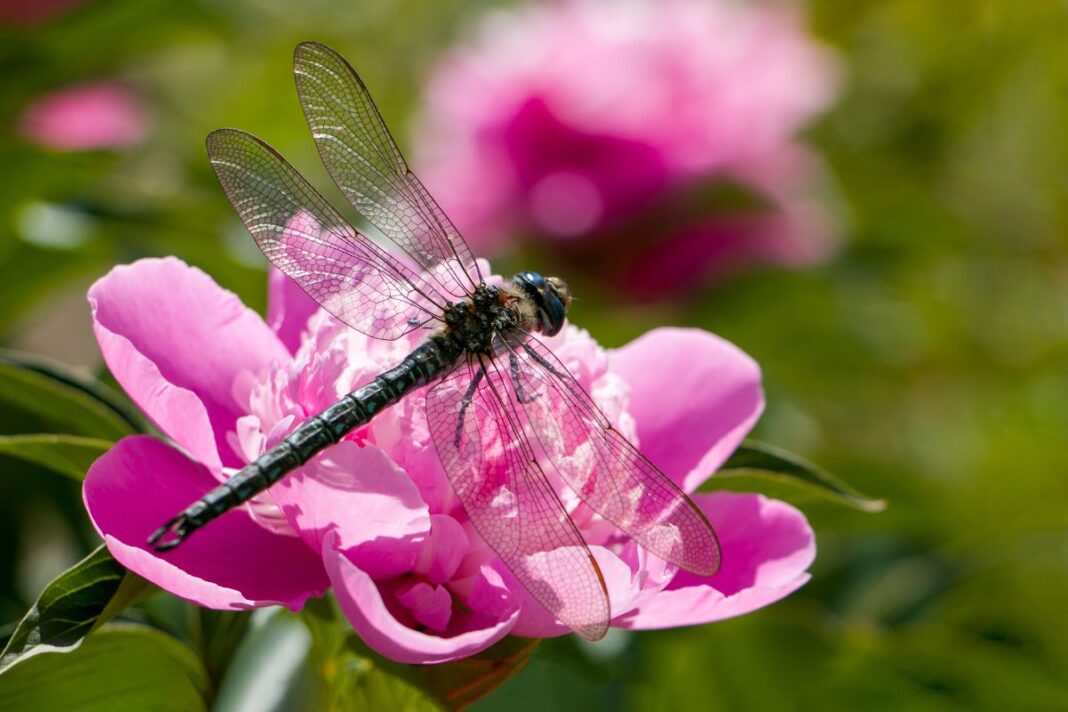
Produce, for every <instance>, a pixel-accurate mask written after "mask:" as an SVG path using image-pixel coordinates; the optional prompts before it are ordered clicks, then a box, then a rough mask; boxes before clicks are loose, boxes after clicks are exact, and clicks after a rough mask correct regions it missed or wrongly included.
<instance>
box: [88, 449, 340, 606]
mask: <svg viewBox="0 0 1068 712" xmlns="http://www.w3.org/2000/svg"><path fill="white" fill-rule="evenodd" d="M217 484H218V483H217V482H216V480H215V478H214V477H213V476H212V475H211V473H210V472H209V471H208V470H207V469H206V468H205V467H204V466H203V465H200V464H197V463H195V462H193V461H191V460H189V459H188V458H186V457H185V456H184V455H183V454H182V453H180V452H179V451H178V450H176V449H174V448H172V447H170V446H168V445H167V444H166V443H163V442H161V441H160V440H157V439H156V438H152V437H149V436H147V435H135V436H132V437H128V438H124V439H123V440H121V441H120V442H119V443H118V444H116V445H115V447H113V448H112V449H111V450H109V451H108V452H106V453H105V454H104V455H102V456H101V457H100V459H98V460H97V461H96V462H94V463H93V465H92V467H90V468H89V473H88V474H87V475H86V478H85V484H84V488H83V497H84V499H85V506H86V509H87V510H88V511H89V516H90V517H91V518H92V520H93V525H94V526H95V527H96V529H97V531H98V532H100V535H101V536H102V537H104V541H105V543H106V544H107V546H108V550H109V551H110V552H111V554H112V556H114V557H115V559H116V560H117V561H119V563H121V564H122V565H123V566H125V567H126V568H128V569H130V570H131V571H133V572H134V573H137V574H139V575H141V576H143V577H145V578H146V579H148V580H149V581H152V582H153V583H155V584H157V585H159V586H160V587H162V588H164V589H166V590H167V591H170V592H171V593H173V594H175V595H176V596H181V597H182V598H184V599H186V600H189V601H192V602H193V603H197V604H199V605H202V606H207V607H209V608H218V609H228V610H239V609H245V608H253V607H258V606H269V605H274V604H282V605H284V606H288V607H289V608H292V609H294V610H298V609H300V608H301V607H302V606H303V605H304V602H305V601H306V600H307V599H308V598H310V597H313V596H320V595H322V594H323V593H324V592H325V591H326V589H327V587H328V585H329V581H328V580H327V578H326V574H325V572H324V570H323V567H322V564H321V563H320V561H319V559H318V557H316V555H315V553H314V552H312V551H311V550H310V549H308V547H306V546H305V545H304V544H303V543H302V542H301V541H300V540H299V539H297V538H295V537H286V536H278V535H275V534H271V533H270V532H268V531H267V530H266V529H263V528H262V527H260V526H259V525H257V524H256V523H254V522H253V521H252V520H251V518H250V517H249V515H248V513H246V512H245V511H244V510H243V509H237V510H234V511H231V512H229V513H227V514H224V515H223V516H221V517H219V518H218V519H216V520H215V521H213V522H211V523H210V524H208V525H207V526H206V527H205V528H204V529H203V530H202V531H198V532H196V533H195V534H193V535H192V536H191V537H190V538H189V540H188V541H186V542H185V543H183V544H182V545H181V546H180V547H178V548H177V549H175V550H173V551H171V552H168V553H166V554H157V553H156V552H154V551H150V550H148V549H147V548H146V545H145V539H146V538H147V537H148V535H149V534H150V533H152V531H154V530H155V529H156V527H158V526H160V525H161V524H162V523H163V522H165V521H167V520H168V519H170V518H171V517H173V516H174V515H175V514H176V513H177V512H179V511H181V510H182V509H183V508H185V507H186V506H187V505H189V504H190V503H191V502H193V501H194V500H195V499H197V498H198V497H200V496H201V495H202V494H204V493H205V492H207V491H208V490H209V489H211V488H212V487H214V486H215V485H217Z"/></svg>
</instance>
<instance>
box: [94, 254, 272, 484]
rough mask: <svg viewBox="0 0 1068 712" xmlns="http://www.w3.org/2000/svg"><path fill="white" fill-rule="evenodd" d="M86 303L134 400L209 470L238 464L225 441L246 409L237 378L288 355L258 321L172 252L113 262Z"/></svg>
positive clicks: (103, 348) (117, 373) (110, 361)
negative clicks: (121, 263)
mask: <svg viewBox="0 0 1068 712" xmlns="http://www.w3.org/2000/svg"><path fill="white" fill-rule="evenodd" d="M89 304H90V306H91V307H92V312H93V328H94V330H95V332H96V336H97V340H98V341H99V342H100V350H101V352H102V353H103V355H104V360H105V361H106V362H107V364H108V367H109V368H110V369H111V372H112V374H114V376H115V378H116V380H118V382H119V383H120V384H121V385H122V387H123V389H124V390H125V391H126V392H127V393H128V394H129V395H130V397H131V398H133V400H134V402H136V403H137V405H138V406H140V408H141V409H142V410H143V411H144V412H145V413H146V414H148V416H149V417H150V418H152V420H153V421H155V423H156V424H157V425H159V427H160V428H161V429H162V430H163V431H164V432H165V433H167V434H168V435H170V436H171V437H172V438H173V439H174V440H175V441H176V442H177V443H179V444H180V445H182V446H183V447H185V448H186V449H187V450H189V451H190V452H191V453H192V454H193V455H195V456H196V458H197V459H198V460H200V461H201V462H203V463H204V464H206V465H208V466H209V467H211V468H212V469H213V470H218V466H219V464H220V462H221V464H223V465H228V466H235V467H236V466H240V465H241V464H242V463H241V462H240V460H239V458H238V457H237V455H236V454H235V453H234V452H233V450H232V448H231V447H230V445H229V444H228V442H227V439H226V433H227V432H228V431H231V430H233V429H234V427H235V423H236V421H237V419H238V418H239V417H240V416H242V415H244V414H245V413H244V412H243V411H242V409H241V407H240V406H239V404H238V402H237V400H236V399H235V397H234V395H233V391H234V386H235V383H236V381H237V379H238V377H239V376H240V375H241V374H243V373H259V372H260V371H262V370H264V369H266V368H267V367H268V366H270V365H271V363H284V362H286V361H288V360H289V358H290V356H289V353H288V352H287V351H286V348H285V346H283V345H282V342H280V341H279V340H278V337H276V336H275V335H274V333H273V332H272V331H271V330H270V329H269V328H268V327H267V325H266V324H265V323H264V322H263V319H261V318H260V317H259V315H258V314H256V313H255V312H254V311H252V310H251V309H248V308H247V307H245V306H244V305H243V304H242V303H241V301H240V300H239V299H238V298H237V296H236V295H234V294H233V293H231V292H228V291H226V290H224V289H222V288H220V287H219V286H218V285H217V284H215V282H213V281H212V279H211V278H210V277H208V276H207V275H206V274H204V273H203V272H201V271H200V270H198V269H196V268H193V267H190V266H189V265H187V264H185V263H184V262H182V261H181V260H178V259H176V258H173V257H168V258H164V259H144V260H138V261H137V262H135V263H133V264H132V265H127V266H121V267H116V268H115V269H113V270H111V272H109V273H108V274H107V275H105V276H104V277H102V278H101V279H99V280H98V281H97V282H96V283H95V284H94V285H93V286H92V287H91V288H90V289H89ZM213 449H214V450H215V452H216V454H212V452H211V450H213Z"/></svg>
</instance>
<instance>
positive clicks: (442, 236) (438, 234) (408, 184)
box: [148, 42, 721, 640]
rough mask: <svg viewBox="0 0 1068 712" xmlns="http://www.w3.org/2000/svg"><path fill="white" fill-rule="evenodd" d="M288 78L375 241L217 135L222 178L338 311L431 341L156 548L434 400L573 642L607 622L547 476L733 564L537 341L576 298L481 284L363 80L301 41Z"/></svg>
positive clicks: (600, 595) (451, 454)
mask: <svg viewBox="0 0 1068 712" xmlns="http://www.w3.org/2000/svg"><path fill="white" fill-rule="evenodd" d="M294 75H295V79H296V85H297V93H298V95H299V98H300V103H301V105H302V107H303V109H304V114H305V117H306V119H307V122H308V125H309V127H310V129H311V133H312V136H313V137H314V140H315V143H316V146H317V148H318V152H319V155H320V157H321V159H322V162H323V163H324V165H325V166H326V168H327V171H328V172H329V173H330V175H331V177H332V178H333V180H334V182H335V183H336V184H337V186H338V187H339V188H340V190H341V192H342V194H343V195H344V196H345V198H346V199H347V200H348V201H349V202H350V203H351V205H352V207H353V208H354V209H355V210H356V211H357V212H358V213H359V214H360V215H361V216H362V217H363V218H364V219H365V220H366V222H367V223H368V224H370V225H372V226H374V227H375V228H377V230H378V232H380V233H381V237H380V238H379V241H375V240H373V239H371V238H370V237H368V236H367V235H366V234H364V233H363V232H360V231H358V230H357V229H355V228H354V227H353V226H352V225H351V224H350V223H349V222H348V221H346V220H345V219H344V218H343V217H342V216H341V215H340V214H339V213H338V212H337V211H336V210H335V209H334V208H333V207H332V206H331V205H330V203H329V202H328V201H327V200H326V199H325V198H323V197H322V196H321V195H320V193H318V192H317V191H316V190H315V188H313V187H312V186H311V185H310V184H309V183H308V182H307V181H306V180H305V179H304V178H303V177H302V176H301V175H300V174H299V173H298V172H297V171H296V169H294V168H293V167H292V166H291V165H290V164H289V163H288V162H286V160H285V159H284V158H283V157H282V156H281V155H280V154H279V153H278V152H276V151H275V150H274V149H272V148H271V147H270V146H269V145H267V144H266V143H264V142H263V141H261V140H260V139H258V138H256V137H255V136H253V135H251V134H249V133H246V132H244V131H239V130H236V129H219V130H217V131H214V132H212V133H211V134H209V135H208V137H207V140H206V146H207V152H208V156H209V158H210V161H211V165H212V167H213V169H214V171H215V174H216V175H217V177H218V179H219V183H220V184H221V185H222V188H223V190H224V192H225V193H226V195H227V197H228V198H229V200H230V202H231V203H232V204H233V207H234V209H235V210H236V211H237V214H238V215H239V216H240V218H241V220H242V222H243V223H244V224H245V227H246V228H247V229H248V231H249V233H250V234H251V235H252V237H253V239H254V240H255V242H256V244H257V245H258V246H259V247H260V249H261V250H262V251H263V254H264V255H265V256H266V257H267V259H268V260H269V261H270V262H271V263H272V264H273V265H274V266H275V267H277V268H278V269H279V270H281V271H282V272H283V273H285V274H286V275H287V276H288V277H289V278H290V279H292V280H294V281H295V282H296V283H297V284H298V285H299V286H300V287H301V288H302V289H303V290H304V291H305V292H306V293H307V294H308V295H309V296H310V297H311V298H312V299H314V300H315V301H316V302H318V304H319V305H320V306H321V307H322V308H323V309H325V310H326V311H327V312H329V313H330V314H332V315H333V316H335V317H336V318H338V319H339V320H341V321H342V322H344V323H345V324H347V325H348V326H349V327H351V328H353V329H355V330H356V331H359V332H361V333H363V334H366V335H368V336H370V337H374V338H378V339H385V340H396V339H399V338H401V337H403V336H405V335H407V334H409V333H411V332H413V331H415V330H417V329H419V330H424V331H426V332H427V333H426V335H425V338H423V339H422V340H421V341H420V342H418V345H417V346H415V347H414V349H413V350H412V351H411V352H410V353H409V354H408V355H407V356H406V357H405V358H404V359H403V360H401V361H400V363H399V364H398V365H397V366H395V367H394V368H391V369H389V370H386V371H384V372H383V373H381V374H380V375H378V376H377V377H375V378H374V379H373V380H371V381H370V382H369V383H367V384H366V385H364V386H362V387H360V388H358V389H357V390H355V391H353V392H351V393H349V394H348V395H346V396H345V397H344V398H342V399H341V400H339V401H338V402H337V403H335V404H334V405H332V406H330V407H329V408H327V409H326V410H324V411H323V412H321V413H318V414H317V415H314V416H312V417H310V418H308V419H307V420H305V421H304V422H303V423H302V424H300V425H299V426H298V427H296V428H295V429H294V430H293V431H292V432H291V433H290V434H289V435H288V436H286V437H285V438H284V439H283V440H282V441H281V442H280V443H279V444H278V445H276V446H274V447H273V448H271V449H269V450H267V451H266V452H265V453H264V454H263V455H262V456H260V457H259V458H258V459H256V460H255V461H253V462H251V463H250V464H248V465H247V466H245V467H244V468H242V469H240V470H239V471H237V472H236V473H235V474H234V475H233V476H231V477H230V478H228V479H227V480H226V481H224V482H223V483H222V484H220V485H219V486H218V487H216V488H215V489H213V490H211V491H210V492H208V493H207V494H205V495H204V496H203V497H202V498H201V499H199V500H197V501H196V502H194V503H192V504H191V505H190V506H189V507H187V508H186V509H185V510H184V511H182V512H180V513H179V514H178V515H177V516H175V517H174V518H173V519H171V520H170V521H168V522H166V523H164V524H163V526H161V527H160V528H159V529H158V530H156V531H155V532H154V533H153V534H152V535H151V536H150V537H149V538H148V545H149V546H151V547H153V548H154V549H155V550H158V551H161V552H164V551H167V550H170V549H173V548H174V547H177V546H179V545H180V544H181V543H182V541H183V540H184V539H186V538H187V537H188V536H189V535H190V534H192V533H193V532H194V531H196V530H197V529H199V528H200V527H203V526H205V525H207V524H208V523H209V522H210V521H211V520H213V519H215V518H217V517H219V516H220V515H222V514H223V513H225V512H227V511H229V510H231V509H233V508H235V507H237V506H239V505H241V504H242V503H244V502H247V501H248V500H250V499H251V498H253V497H254V496H256V495H257V494H259V493H261V492H263V491H265V490H267V489H268V488H269V487H270V486H271V485H272V484H273V483H275V482H277V481H279V480H280V479H282V478H283V477H285V476H286V475H287V474H289V473H291V472H293V471H294V470H297V469H298V468H300V467H302V466H303V465H304V464H306V463H308V462H309V460H311V459H312V458H313V457H314V456H315V455H316V454H317V453H319V452H320V451H322V450H324V449H325V448H328V447H330V446H331V445H333V444H335V443H337V442H338V441H340V440H341V439H342V438H344V437H345V436H346V434H348V433H349V432H351V431H352V430H354V429H356V428H358V427H361V426H363V425H365V424H367V423H368V422H370V421H371V419H372V418H374V417H375V416H376V415H377V414H378V413H381V412H382V411H383V410H384V409H386V408H388V407H389V406H390V405H392V404H394V403H396V402H398V401H399V400H400V399H401V398H404V397H406V396H407V395H409V394H411V393H413V392H414V391H417V390H419V389H423V388H426V389H427V390H426V391H425V394H426V396H425V397H426V406H425V410H426V417H427V422H428V424H429V429H430V434H431V437H432V438H433V442H434V445H435V447H436V450H437V454H438V457H439V459H440V461H441V465H442V467H443V469H444V471H445V473H446V475H447V478H448V481H449V482H450V484H451V486H452V488H453V489H454V491H455V493H456V496H457V499H458V501H459V503H460V504H461V505H462V507H463V509H464V511H465V512H466V515H467V517H468V518H469V519H470V521H471V523H472V524H473V526H474V528H475V530H476V531H477V532H478V534H479V535H480V536H481V537H482V539H484V540H485V542H486V543H487V544H488V545H489V546H490V547H491V548H492V549H493V551H494V552H495V553H496V554H497V556H498V557H499V558H500V561H501V562H502V563H503V564H504V565H505V566H506V567H507V568H508V569H509V570H510V571H511V572H512V574H513V575H514V576H515V578H516V579H517V580H518V582H519V583H520V584H521V585H522V586H524V587H525V588H526V589H527V591H528V592H529V593H530V594H531V596H532V597H533V599H534V600H535V601H536V602H537V603H538V604H540V605H541V606H543V607H544V608H545V609H546V610H547V611H548V612H550V613H551V614H552V615H553V616H554V617H555V618H556V619H557V620H559V621H560V622H561V623H563V624H564V625H566V626H567V627H569V628H570V629H571V630H572V631H574V632H575V633H577V634H578V635H580V636H582V637H584V638H586V639H589V640H597V639H599V638H601V637H602V636H603V635H604V634H605V632H606V631H607V628H608V625H609V622H610V620H611V618H612V613H611V610H610V606H609V599H608V592H607V589H606V586H605V580H604V577H603V575H602V573H601V570H600V568H599V567H598V564H597V561H596V560H595V559H594V557H593V556H592V555H591V553H590V550H589V548H588V546H587V544H586V542H585V541H584V540H583V537H582V535H581V533H580V532H579V530H578V528H577V527H576V526H575V524H574V523H573V522H572V520H571V518H570V516H569V514H568V511H567V509H566V507H565V505H564V503H563V500H562V499H561V495H560V488H559V487H558V486H555V485H554V481H553V480H551V479H550V477H549V474H548V473H555V477H556V478H557V479H556V482H558V483H562V484H563V485H565V486H566V487H567V488H568V489H570V490H571V491H572V492H573V493H574V494H575V495H576V496H577V498H578V499H580V500H581V501H582V502H584V503H585V504H586V505H587V506H588V507H589V508H590V509H592V510H593V511H594V512H596V513H597V514H599V515H600V516H601V517H603V518H604V519H605V520H607V521H609V522H611V523H612V524H613V525H614V526H615V527H617V528H618V529H619V530H621V531H622V532H623V533H624V534H625V535H626V536H628V537H630V538H631V539H633V540H634V541H636V542H637V543H638V544H639V545H640V546H642V547H644V548H645V549H646V550H647V551H649V552H651V553H652V554H654V555H655V556H658V557H660V558H662V559H665V560H667V561H669V562H671V563H673V564H675V565H676V566H679V567H681V568H683V569H686V570H689V571H692V572H694V573H696V574H699V575H712V574H714V573H715V572H716V571H717V570H718V569H719V566H720V558H721V555H720V546H719V542H718V540H717V538H716V534H715V531H714V530H713V528H712V526H711V525H710V524H709V522H708V519H707V518H706V517H705V515H704V514H703V513H702V512H701V510H700V509H699V508H698V507H697V506H696V505H695V504H694V503H693V501H692V500H691V499H690V498H689V497H687V496H686V494H685V493H683V492H682V490H680V489H679V487H678V486H676V485H675V484H674V482H673V481H672V480H671V479H669V478H668V477H667V476H666V475H665V474H664V473H663V472H661V471H660V470H659V469H658V468H657V467H656V466H655V465H654V464H653V463H652V462H650V461H649V460H648V458H646V457H645V456H643V455H642V454H641V453H640V452H639V451H638V450H637V449H636V448H635V447H634V446H633V445H632V444H631V443H630V441H628V440H627V439H626V438H625V437H624V436H623V435H622V434H621V433H620V431H619V430H617V429H616V428H615V427H614V426H613V425H612V423H611V422H610V421H609V419H608V418H607V417H606V416H605V414H604V413H603V412H602V411H601V410H600V409H599V408H598V406H597V405H596V404H595V403H594V401H593V399H592V398H591V397H590V395H589V394H588V393H587V392H586V391H585V390H584V389H583V387H582V386H581V384H579V382H578V381H576V380H575V378H574V377H573V376H572V375H571V374H570V373H569V372H568V369H567V368H566V367H565V366H564V364H563V363H562V362H561V361H560V359H558V358H557V357H556V356H555V355H554V354H553V352H552V351H551V350H550V349H549V348H548V347H547V346H546V345H545V344H544V343H543V342H542V341H541V340H539V339H538V338H537V334H541V335H544V336H547V337H549V336H553V335H555V334H557V333H559V332H560V331H561V329H562V328H563V327H564V324H565V321H566V317H567V311H568V307H569V306H570V304H571V301H572V295H571V292H570V290H569V288H568V286H567V284H566V283H565V282H564V281H563V280H562V279H559V278H556V277H545V276H542V275H541V274H539V273H537V272H531V271H524V272H519V273H518V274H516V275H515V276H513V277H512V278H511V279H510V280H507V281H503V283H501V284H499V285H493V284H490V283H487V281H486V279H485V277H484V275H482V274H481V271H480V268H479V265H478V263H477V262H476V261H475V258H474V257H473V256H472V254H471V250H470V248H469V247H468V245H467V243H466V242H465V241H464V239H463V238H462V237H461V236H460V233H459V232H458V231H457V229H456V227H455V226H454V225H453V224H452V222H451V221H450V220H449V218H448V217H447V216H446V215H445V213H444V211H443V210H442V209H441V207H439V205H438V204H437V203H436V202H435V201H434V199H433V198H432V197H431V195H430V193H429V192H428V191H427V189H426V188H425V187H424V186H423V184H422V183H421V182H420V181H419V179H418V178H417V177H416V176H415V175H414V174H413V173H412V171H411V170H410V169H409V167H408V164H407V162H406V161H405V159H404V157H403V156H402V155H401V152H400V150H399V149H398V148H397V144H396V142H395V141H394V139H393V137H392V136H391V135H390V132H389V130H388V129H387V128H386V124H385V122H384V120H383V118H382V116H381V114H380V113H379V111H378V109H377V107H376V106H375V104H374V102H373V101H372V99H371V96H370V94H369V92H368V90H367V87H366V86H365V85H364V83H363V81H362V80H361V79H360V77H359V76H358V75H357V74H356V72H355V70H354V69H353V68H352V66H351V65H350V64H349V63H348V62H347V61H346V60H345V59H344V58H343V57H342V56H341V55H339V54H338V53H337V52H335V51H334V50H332V49H330V48H329V47H326V46H325V45H322V44H319V43H314V42H306V43H303V44H301V45H299V46H298V47H297V48H296V51H295V53H294ZM382 238H385V239H382ZM576 463H580V466H576ZM353 516H358V514H357V513H356V512H354V513H353Z"/></svg>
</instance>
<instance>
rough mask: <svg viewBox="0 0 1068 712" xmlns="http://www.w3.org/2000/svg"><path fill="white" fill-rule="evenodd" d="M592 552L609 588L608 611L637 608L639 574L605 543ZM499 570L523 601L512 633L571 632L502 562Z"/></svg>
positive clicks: (547, 635)
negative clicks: (605, 546) (605, 545)
mask: <svg viewBox="0 0 1068 712" xmlns="http://www.w3.org/2000/svg"><path fill="white" fill-rule="evenodd" d="M590 553H591V554H593V558H594V559H595V560H596V561H597V565H598V566H599V567H600V569H601V574H602V575H603V576H604V583H605V588H606V589H607V590H608V604H609V610H610V611H611V615H612V616H613V617H615V616H618V615H620V614H621V613H623V612H627V611H630V610H631V609H633V608H634V604H635V601H636V600H638V597H639V596H640V595H641V584H640V577H636V576H635V574H634V572H633V571H632V570H631V568H630V567H629V566H628V565H627V564H626V563H624V562H623V560H622V559H620V558H619V557H618V556H616V555H615V554H614V553H612V552H611V551H609V550H608V549H606V548H604V547H603V546H591V547H590ZM496 565H497V572H498V573H499V574H500V575H501V578H502V579H503V580H504V582H505V585H507V586H508V588H509V590H511V591H512V593H513V595H515V597H516V599H517V600H518V601H519V602H520V614H519V620H518V621H516V624H515V628H513V629H512V634H513V635H521V636H526V637H529V638H552V637H554V636H557V635H564V634H565V633H570V632H571V630H570V629H569V628H568V627H567V626H565V625H564V624H563V623H561V622H559V621H558V620H556V617H555V616H553V614H551V613H549V611H548V610H546V609H545V607H544V606H542V605H541V604H540V603H538V601H537V600H536V599H535V598H534V597H533V596H531V595H530V593H529V592H528V591H527V590H526V589H525V588H524V587H523V585H522V584H521V583H519V581H518V580H516V578H515V576H513V575H512V573H511V572H510V571H508V569H507V568H505V567H504V565H503V564H500V561H499V560H498V561H497V564H496Z"/></svg>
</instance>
